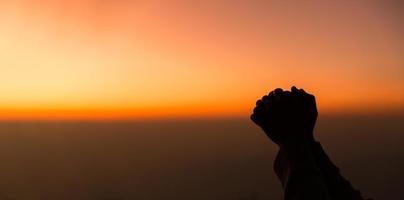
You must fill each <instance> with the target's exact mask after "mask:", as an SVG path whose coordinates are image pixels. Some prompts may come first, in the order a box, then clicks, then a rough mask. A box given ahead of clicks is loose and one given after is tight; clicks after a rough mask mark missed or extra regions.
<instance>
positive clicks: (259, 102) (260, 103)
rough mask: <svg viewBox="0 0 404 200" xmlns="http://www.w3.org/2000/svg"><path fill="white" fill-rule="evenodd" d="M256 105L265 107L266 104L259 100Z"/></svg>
mask: <svg viewBox="0 0 404 200" xmlns="http://www.w3.org/2000/svg"><path fill="white" fill-rule="evenodd" d="M255 105H256V106H264V102H262V100H258V101H257V102H256V103H255Z"/></svg>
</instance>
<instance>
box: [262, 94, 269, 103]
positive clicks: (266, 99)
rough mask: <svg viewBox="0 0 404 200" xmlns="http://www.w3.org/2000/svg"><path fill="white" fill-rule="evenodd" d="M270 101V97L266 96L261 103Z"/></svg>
mask: <svg viewBox="0 0 404 200" xmlns="http://www.w3.org/2000/svg"><path fill="white" fill-rule="evenodd" d="M268 99H269V97H268V96H267V95H265V96H263V97H262V98H261V101H262V102H266V101H268Z"/></svg>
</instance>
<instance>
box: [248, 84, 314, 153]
mask: <svg viewBox="0 0 404 200" xmlns="http://www.w3.org/2000/svg"><path fill="white" fill-rule="evenodd" d="M317 115H318V114H317V107H316V100H315V97H314V96H313V95H311V94H308V93H306V92H305V91H304V90H303V89H297V88H296V87H295V86H293V87H292V88H291V91H284V90H282V89H280V88H278V89H275V90H274V91H272V92H270V93H269V94H268V95H265V96H263V97H262V98H261V99H260V100H258V101H257V103H256V107H255V108H254V111H253V114H252V115H251V120H252V121H253V122H254V123H255V124H257V125H258V126H259V127H261V128H262V129H263V130H264V132H265V133H266V135H267V136H268V137H269V138H270V139H271V140H272V141H273V142H275V143H276V144H278V145H280V146H282V145H287V144H289V143H295V142H301V141H302V140H305V141H307V140H308V141H314V137H313V129H314V126H315V124H316V119H317Z"/></svg>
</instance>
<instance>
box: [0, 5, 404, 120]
mask: <svg viewBox="0 0 404 200" xmlns="http://www.w3.org/2000/svg"><path fill="white" fill-rule="evenodd" d="M403 8H404V5H403V3H400V1H396V0H391V1H386V0H379V1H378V0H358V1H348V0H347V1H335V2H334V1H333V2H330V1H319V0H318V1H316V0H309V1H293V2H292V1H285V0H282V1H269V0H268V1H262V0H252V1H237V0H236V1H234V0H233V1H230V0H218V1H213V0H207V1H186V0H166V1H154V0H144V1H142V0H136V1H135V0H134V1H128V0H114V1H112V0H111V1H106V0H18V1H17V0H9V1H7V0H4V1H0V80H1V82H0V83H1V84H0V119H6V120H7V119H93V118H97V119H111V118H153V117H173V116H174V117H187V116H190V117H198V116H204V117H205V116H209V117H218V116H243V115H245V116H247V114H248V113H249V112H250V110H251V109H252V107H253V106H254V103H255V100H256V99H257V98H259V97H260V96H262V95H263V94H264V93H266V92H268V91H269V90H270V89H273V88H275V87H290V86H292V85H297V86H298V87H304V88H306V89H307V90H308V91H311V92H313V93H314V94H315V95H316V96H317V99H318V104H319V109H320V112H323V113H327V112H328V113H332V112H342V113H344V112H346V113H349V112H373V111H378V112H379V111H383V110H386V111H394V110H404V37H403V35H404V26H403V25H402V24H404V14H403V13H404V12H403V11H404V10H403Z"/></svg>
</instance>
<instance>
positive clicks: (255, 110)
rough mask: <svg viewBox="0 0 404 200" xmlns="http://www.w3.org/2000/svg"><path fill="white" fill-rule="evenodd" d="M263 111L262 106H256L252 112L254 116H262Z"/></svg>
mask: <svg viewBox="0 0 404 200" xmlns="http://www.w3.org/2000/svg"><path fill="white" fill-rule="evenodd" d="M264 111H265V107H263V106H257V107H255V108H254V110H253V112H254V114H260V115H262V114H263V113H264Z"/></svg>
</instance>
